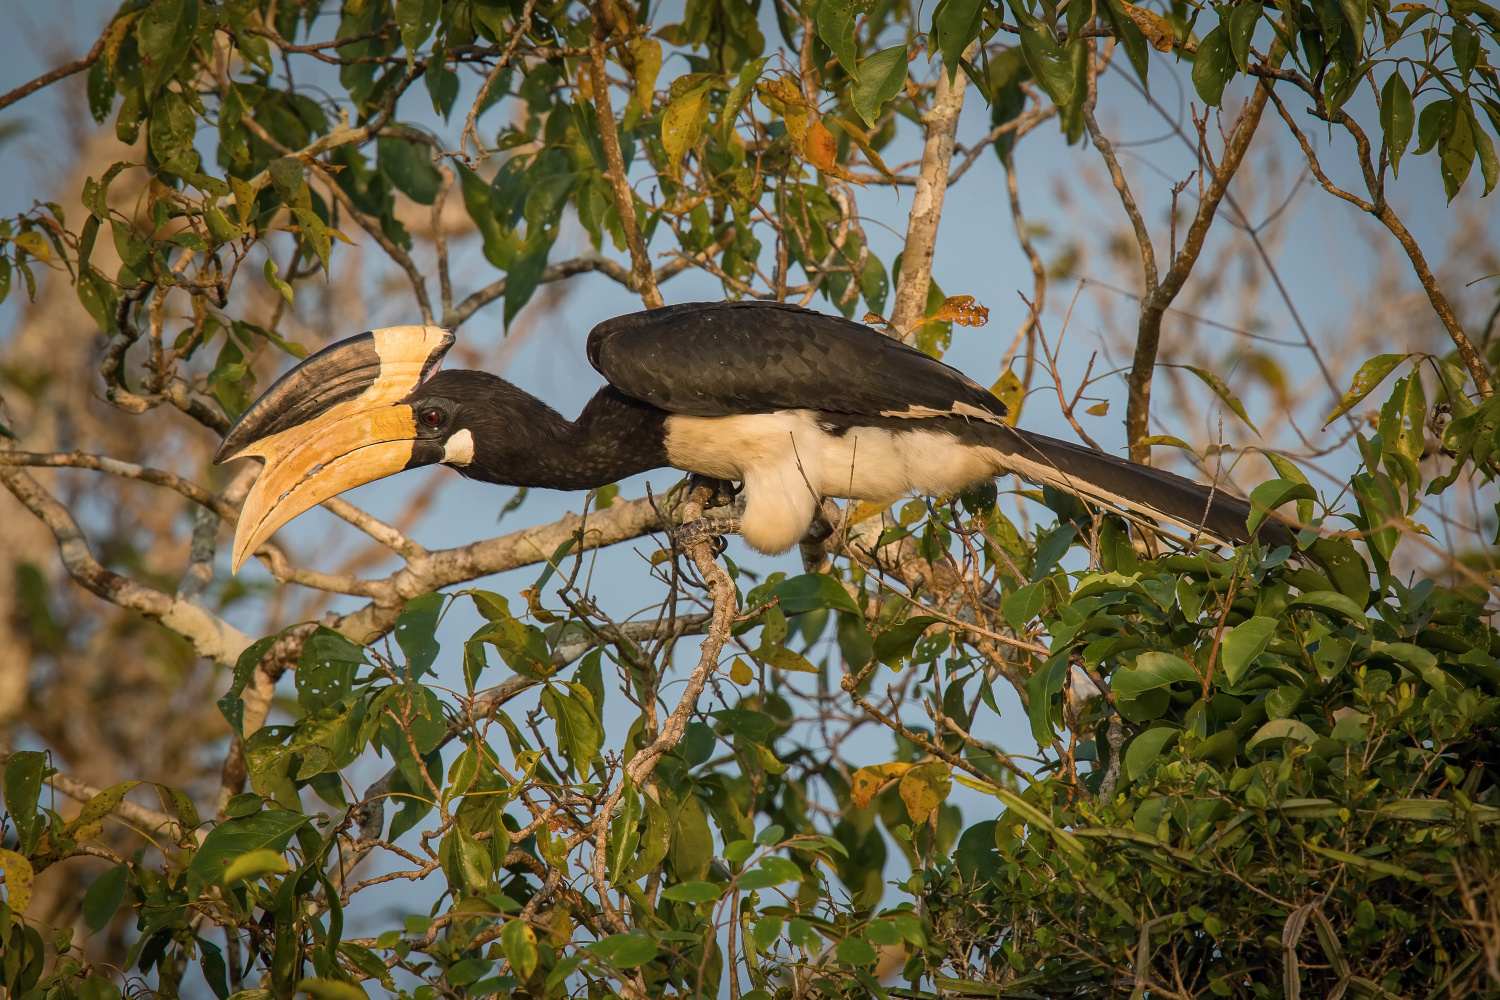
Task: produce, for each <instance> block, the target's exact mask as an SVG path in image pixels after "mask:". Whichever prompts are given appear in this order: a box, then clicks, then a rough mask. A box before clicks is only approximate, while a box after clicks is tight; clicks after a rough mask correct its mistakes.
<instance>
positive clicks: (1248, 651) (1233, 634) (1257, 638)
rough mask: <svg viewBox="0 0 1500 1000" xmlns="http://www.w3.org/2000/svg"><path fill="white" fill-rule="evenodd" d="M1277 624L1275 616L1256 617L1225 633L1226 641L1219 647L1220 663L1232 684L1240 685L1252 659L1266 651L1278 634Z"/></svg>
mask: <svg viewBox="0 0 1500 1000" xmlns="http://www.w3.org/2000/svg"><path fill="white" fill-rule="evenodd" d="M1276 626H1277V621H1276V619H1274V618H1261V617H1256V618H1251V619H1249V620H1248V621H1243V622H1241V623H1240V624H1238V625H1236V626H1235V627H1234V628H1232V629H1230V630H1229V631H1228V632H1226V633H1225V634H1224V642H1223V644H1222V645H1221V646H1220V647H1219V663H1220V664H1221V665H1222V666H1223V668H1224V676H1226V677H1228V678H1229V683H1230V684H1231V685H1238V684H1239V682H1240V681H1241V679H1243V678H1244V676H1245V671H1247V670H1249V669H1250V663H1251V661H1253V660H1254V659H1255V658H1256V657H1257V656H1259V655H1260V654H1261V653H1263V652H1265V649H1266V644H1267V643H1268V642H1270V641H1271V636H1273V635H1275V634H1276Z"/></svg>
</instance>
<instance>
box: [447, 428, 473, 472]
mask: <svg viewBox="0 0 1500 1000" xmlns="http://www.w3.org/2000/svg"><path fill="white" fill-rule="evenodd" d="M472 461H474V435H473V434H470V433H469V429H468V428H467V427H465V428H463V429H462V430H460V431H459V432H458V433H457V434H454V435H453V436H452V437H450V438H449V439H448V441H447V443H446V444H444V445H443V464H444V465H468V464H469V463H470V462H472Z"/></svg>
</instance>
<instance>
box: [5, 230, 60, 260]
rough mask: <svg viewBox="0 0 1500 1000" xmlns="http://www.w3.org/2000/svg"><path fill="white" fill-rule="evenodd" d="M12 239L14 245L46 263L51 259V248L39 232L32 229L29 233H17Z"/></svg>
mask: <svg viewBox="0 0 1500 1000" xmlns="http://www.w3.org/2000/svg"><path fill="white" fill-rule="evenodd" d="M12 241H13V242H14V243H15V245H16V246H18V247H20V248H21V249H22V250H25V251H26V252H27V253H29V254H31V256H33V257H35V258H36V259H37V260H39V261H41V262H42V263H43V264H46V263H48V262H50V261H51V260H52V248H51V247H49V246H48V245H47V240H46V239H45V238H44V237H43V236H42V234H41V233H38V232H35V231H32V232H29V233H17V234H16V235H15V236H14V237H13V238H12Z"/></svg>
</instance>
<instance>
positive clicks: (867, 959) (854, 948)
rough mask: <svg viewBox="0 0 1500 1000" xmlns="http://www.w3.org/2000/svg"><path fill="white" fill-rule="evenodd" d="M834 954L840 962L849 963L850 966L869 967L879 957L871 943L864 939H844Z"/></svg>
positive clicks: (851, 937)
mask: <svg viewBox="0 0 1500 1000" xmlns="http://www.w3.org/2000/svg"><path fill="white" fill-rule="evenodd" d="M834 952H835V954H837V955H838V958H839V961H840V962H847V963H848V964H850V965H869V964H870V963H871V962H873V961H875V959H876V958H877V957H878V956H877V955H876V952H875V949H874V948H872V947H871V946H870V942H868V941H866V940H865V939H864V938H862V937H853V936H850V937H846V938H844V940H842V941H840V942H839V943H838V947H837V948H835V949H834Z"/></svg>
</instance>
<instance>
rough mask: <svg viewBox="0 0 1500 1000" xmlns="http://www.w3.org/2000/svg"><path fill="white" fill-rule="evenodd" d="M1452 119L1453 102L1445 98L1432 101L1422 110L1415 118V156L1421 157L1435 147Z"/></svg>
mask: <svg viewBox="0 0 1500 1000" xmlns="http://www.w3.org/2000/svg"><path fill="white" fill-rule="evenodd" d="M1453 118H1454V107H1453V102H1452V101H1450V100H1448V99H1447V98H1442V99H1439V100H1436V101H1433V102H1432V103H1431V104H1429V105H1427V107H1425V108H1423V109H1422V114H1421V116H1420V117H1418V118H1417V148H1416V154H1417V155H1418V156H1423V155H1425V154H1426V153H1428V152H1430V151H1431V149H1432V147H1433V146H1436V145H1437V142H1438V139H1440V138H1442V136H1443V134H1444V133H1446V132H1447V131H1448V126H1449V124H1450V123H1452V121H1453Z"/></svg>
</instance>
